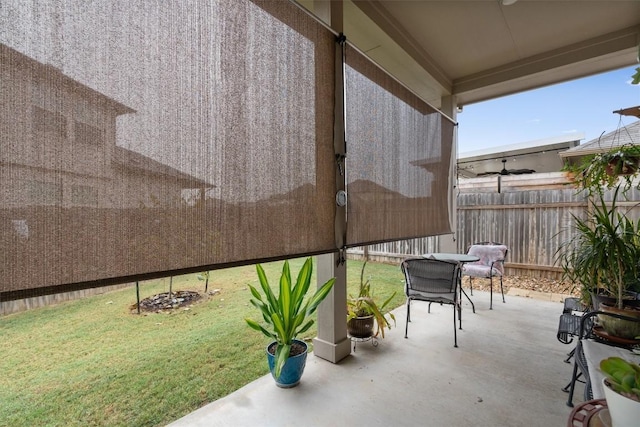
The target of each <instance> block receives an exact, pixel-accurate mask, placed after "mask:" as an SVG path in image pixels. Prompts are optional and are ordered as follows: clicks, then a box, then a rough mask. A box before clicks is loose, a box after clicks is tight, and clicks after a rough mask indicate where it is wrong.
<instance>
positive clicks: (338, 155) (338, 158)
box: [336, 153, 347, 176]
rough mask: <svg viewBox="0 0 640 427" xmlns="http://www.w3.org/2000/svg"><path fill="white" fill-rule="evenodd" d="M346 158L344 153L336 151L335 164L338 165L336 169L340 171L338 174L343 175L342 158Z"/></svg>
mask: <svg viewBox="0 0 640 427" xmlns="http://www.w3.org/2000/svg"><path fill="white" fill-rule="evenodd" d="M346 158H347V156H346V155H344V154H342V153H336V166H337V167H338V171H339V172H340V176H344V160H345V159H346Z"/></svg>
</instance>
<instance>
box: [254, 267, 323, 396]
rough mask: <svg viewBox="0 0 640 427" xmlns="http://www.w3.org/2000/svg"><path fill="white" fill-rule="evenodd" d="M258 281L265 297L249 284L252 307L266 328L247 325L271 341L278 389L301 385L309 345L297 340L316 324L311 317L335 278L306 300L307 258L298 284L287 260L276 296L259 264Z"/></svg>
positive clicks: (269, 357)
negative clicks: (292, 275) (257, 311)
mask: <svg viewBox="0 0 640 427" xmlns="http://www.w3.org/2000/svg"><path fill="white" fill-rule="evenodd" d="M256 271H257V273H258V280H259V282H260V287H261V288H262V292H263V294H264V295H262V294H260V292H259V291H258V290H257V289H256V288H255V287H254V286H251V285H249V289H250V290H251V295H252V296H253V298H251V300H250V301H251V304H253V305H254V306H255V307H256V308H257V309H258V310H260V313H261V314H262V319H263V320H264V323H265V326H262V325H260V324H259V323H258V322H256V321H255V320H252V319H245V321H246V322H247V324H248V325H249V326H250V327H251V328H253V329H255V330H256V331H258V332H262V333H263V334H264V335H266V336H267V337H269V338H271V339H272V340H273V342H271V343H270V344H269V345H268V346H267V361H268V363H269V369H270V370H271V374H272V375H273V378H274V379H275V381H276V385H277V386H278V387H283V388H289V387H295V386H296V385H298V383H299V382H300V377H301V376H302V373H303V371H304V366H305V363H306V359H307V344H306V343H305V342H304V341H302V340H299V339H296V338H297V337H299V336H300V334H302V333H303V332H305V331H307V330H308V329H309V328H310V327H311V325H313V323H314V319H311V318H310V316H311V315H312V314H313V313H314V312H315V311H316V309H317V308H318V305H319V304H320V303H321V302H322V301H323V300H324V299H325V297H326V296H327V295H328V294H329V292H330V291H331V289H332V287H333V284H334V282H335V279H330V280H328V281H327V282H326V283H324V284H323V285H322V286H321V287H319V288H318V289H317V290H316V292H315V293H314V294H313V296H311V298H306V296H307V292H308V291H309V287H310V284H311V274H312V272H313V261H312V259H311V258H307V260H306V261H305V262H304V264H303V266H302V268H301V269H300V272H299V273H298V278H297V280H296V282H295V283H293V282H292V281H291V271H290V269H289V262H288V261H285V262H284V266H283V267H282V274H281V275H280V289H279V294H278V296H276V295H275V294H274V293H273V291H272V289H271V287H270V286H269V281H268V279H267V276H266V274H265V272H264V269H263V268H262V266H261V265H260V264H258V265H256Z"/></svg>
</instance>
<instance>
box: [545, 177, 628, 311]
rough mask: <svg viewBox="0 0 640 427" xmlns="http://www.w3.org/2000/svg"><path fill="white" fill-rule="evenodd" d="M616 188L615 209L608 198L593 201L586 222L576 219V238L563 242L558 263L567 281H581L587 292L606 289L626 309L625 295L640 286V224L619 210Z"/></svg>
mask: <svg viewBox="0 0 640 427" xmlns="http://www.w3.org/2000/svg"><path fill="white" fill-rule="evenodd" d="M619 190H620V188H619V187H618V188H616V191H615V193H614V197H613V201H612V202H611V206H607V202H605V199H604V196H603V195H602V194H600V195H599V198H598V201H597V202H595V201H592V202H591V210H590V212H591V213H590V214H589V216H588V217H587V218H586V219H582V218H579V217H577V216H575V215H574V216H573V227H574V229H575V231H576V232H575V233H574V237H573V238H572V239H571V240H569V241H568V242H565V243H563V244H562V245H561V246H560V248H559V250H558V252H557V256H558V260H559V262H560V265H561V266H562V269H563V272H564V277H563V278H564V279H568V280H572V281H574V282H579V283H581V284H582V285H583V290H584V291H585V292H587V293H589V292H596V291H597V290H599V289H604V290H606V291H607V292H608V293H609V294H610V295H611V296H613V297H615V298H616V300H617V306H618V308H622V300H623V296H624V294H625V292H626V291H627V290H629V289H631V288H634V287H637V284H638V283H637V282H638V279H637V277H638V270H639V269H638V263H639V260H640V224H638V223H636V222H634V221H633V220H631V219H630V218H628V217H627V216H626V215H624V214H622V213H620V212H618V211H617V206H616V199H617V197H618V191H619Z"/></svg>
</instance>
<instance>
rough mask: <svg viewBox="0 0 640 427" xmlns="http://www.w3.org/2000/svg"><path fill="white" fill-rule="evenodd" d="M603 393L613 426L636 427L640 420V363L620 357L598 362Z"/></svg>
mask: <svg viewBox="0 0 640 427" xmlns="http://www.w3.org/2000/svg"><path fill="white" fill-rule="evenodd" d="M600 370H601V371H602V372H603V373H604V374H605V378H604V380H603V386H604V394H605V398H606V400H607V407H608V408H609V414H610V415H611V422H612V424H613V427H637V426H638V422H639V421H640V365H638V364H636V363H632V362H629V361H627V360H624V359H622V358H620V357H609V358H607V359H603V360H602V361H601V362H600Z"/></svg>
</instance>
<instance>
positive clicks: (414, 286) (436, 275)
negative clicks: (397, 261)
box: [402, 258, 460, 300]
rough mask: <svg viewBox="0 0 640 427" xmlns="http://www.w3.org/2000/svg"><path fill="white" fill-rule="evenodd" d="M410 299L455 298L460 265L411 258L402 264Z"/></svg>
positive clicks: (451, 262) (407, 293)
mask: <svg viewBox="0 0 640 427" xmlns="http://www.w3.org/2000/svg"><path fill="white" fill-rule="evenodd" d="M402 271H403V273H404V276H405V294H406V295H407V296H408V297H422V298H424V299H428V298H429V297H434V298H441V297H445V298H446V297H448V298H450V299H452V300H453V299H454V298H455V294H456V286H457V284H458V275H459V271H460V268H459V265H458V263H457V262H453V261H440V260H437V259H430V258H411V259H406V260H404V261H403V262H402Z"/></svg>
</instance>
